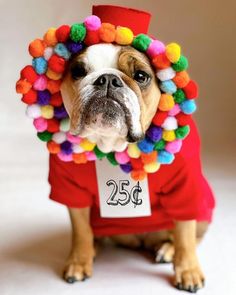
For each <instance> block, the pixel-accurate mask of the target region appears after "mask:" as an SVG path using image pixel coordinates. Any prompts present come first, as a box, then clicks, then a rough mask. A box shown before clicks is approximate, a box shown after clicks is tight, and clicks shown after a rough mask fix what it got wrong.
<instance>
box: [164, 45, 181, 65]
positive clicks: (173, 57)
mask: <svg viewBox="0 0 236 295" xmlns="http://www.w3.org/2000/svg"><path fill="white" fill-rule="evenodd" d="M180 55H181V48H180V46H179V45H178V44H177V43H170V44H168V45H167V46H166V56H167V58H168V59H169V61H171V62H172V63H176V62H177V61H178V60H179V59H180Z"/></svg>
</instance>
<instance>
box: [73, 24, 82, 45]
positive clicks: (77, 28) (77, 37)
mask: <svg viewBox="0 0 236 295" xmlns="http://www.w3.org/2000/svg"><path fill="white" fill-rule="evenodd" d="M85 36H86V28H85V26H84V24H73V25H72V27H71V30H70V38H71V40H73V41H75V42H79V41H83V40H84V38H85Z"/></svg>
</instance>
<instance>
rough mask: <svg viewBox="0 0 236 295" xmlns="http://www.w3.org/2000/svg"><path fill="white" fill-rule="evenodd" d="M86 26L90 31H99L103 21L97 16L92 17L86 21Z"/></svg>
mask: <svg viewBox="0 0 236 295" xmlns="http://www.w3.org/2000/svg"><path fill="white" fill-rule="evenodd" d="M84 25H85V27H86V29H87V30H89V31H97V30H98V29H99V28H100V27H101V20H100V18H99V17H97V16H96V15H90V16H88V17H86V19H85V20H84Z"/></svg>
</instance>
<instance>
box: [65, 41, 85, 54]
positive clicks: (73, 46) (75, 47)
mask: <svg viewBox="0 0 236 295" xmlns="http://www.w3.org/2000/svg"><path fill="white" fill-rule="evenodd" d="M66 47H67V49H68V50H69V51H70V52H71V53H72V54H75V53H79V52H80V51H81V50H83V44H82V43H76V42H73V41H68V42H67V43H66Z"/></svg>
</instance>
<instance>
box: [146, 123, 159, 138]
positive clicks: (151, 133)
mask: <svg viewBox="0 0 236 295" xmlns="http://www.w3.org/2000/svg"><path fill="white" fill-rule="evenodd" d="M147 136H148V137H149V138H150V139H151V140H152V141H159V140H160V139H161V138H162V128H161V127H157V126H155V125H152V126H150V127H149V128H148V130H147Z"/></svg>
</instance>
